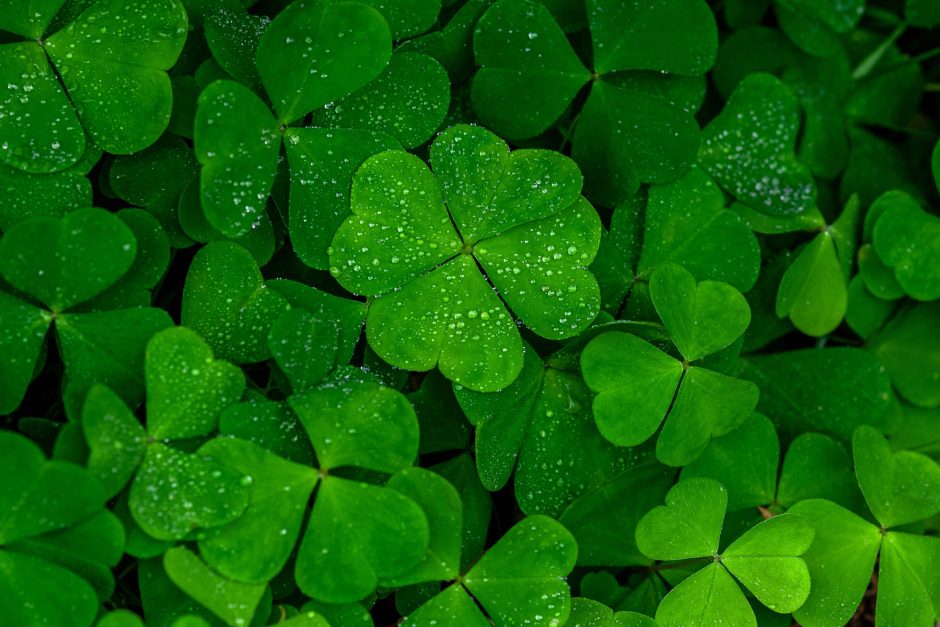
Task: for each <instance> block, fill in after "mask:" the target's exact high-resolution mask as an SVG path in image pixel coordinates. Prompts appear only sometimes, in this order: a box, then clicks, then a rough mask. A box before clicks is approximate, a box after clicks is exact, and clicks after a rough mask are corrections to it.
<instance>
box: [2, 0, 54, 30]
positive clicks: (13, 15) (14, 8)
mask: <svg viewBox="0 0 940 627" xmlns="http://www.w3.org/2000/svg"><path fill="white" fill-rule="evenodd" d="M63 4H65V0H33V1H32V2H29V3H24V2H17V0H3V2H0V6H2V7H3V18H2V21H0V28H3V30H6V31H9V32H11V33H16V34H17V35H20V36H22V37H25V38H27V39H40V38H42V36H43V34H45V32H46V29H47V28H48V27H49V23H50V22H52V19H53V18H54V17H55V14H56V12H57V11H58V10H59V9H60V8H61V7H62V5H63Z"/></svg>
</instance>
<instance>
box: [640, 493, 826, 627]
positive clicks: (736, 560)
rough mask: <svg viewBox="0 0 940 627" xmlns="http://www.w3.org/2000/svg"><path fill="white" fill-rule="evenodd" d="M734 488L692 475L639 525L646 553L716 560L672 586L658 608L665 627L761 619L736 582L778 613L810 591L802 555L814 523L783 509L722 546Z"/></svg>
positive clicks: (789, 608) (675, 558) (787, 610)
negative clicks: (728, 505)
mask: <svg viewBox="0 0 940 627" xmlns="http://www.w3.org/2000/svg"><path fill="white" fill-rule="evenodd" d="M726 504H727V491H726V490H725V488H724V486H722V485H721V484H720V483H718V482H717V481H714V480H712V479H685V480H682V481H680V482H679V483H677V484H676V485H675V486H674V487H673V488H672V489H671V490H670V491H669V493H668V494H667V495H666V504H665V505H660V506H658V507H656V508H654V509H652V510H651V511H650V512H648V513H647V514H646V515H645V516H644V517H643V518H642V519H641V520H640V522H639V524H638V525H637V528H636V542H637V546H638V547H639V548H640V551H642V552H643V553H644V554H645V555H647V556H648V557H650V558H653V559H657V560H664V561H679V560H699V559H700V560H701V561H702V562H705V561H711V563H710V564H708V565H707V566H705V567H704V568H702V569H700V570H698V571H696V572H694V574H692V575H691V576H690V577H688V578H687V579H685V580H683V581H682V582H681V583H679V584H678V585H677V586H676V587H674V588H673V589H672V590H670V591H669V594H667V595H666V597H665V598H664V599H663V600H662V602H661V603H660V605H659V608H658V609H657V610H656V622H657V623H659V624H660V625H663V626H665V627H669V626H672V625H675V626H676V627H679V626H682V627H693V626H696V625H712V624H716V623H719V622H722V623H726V624H731V625H742V626H743V625H752V626H755V627H756V625H757V619H756V618H755V617H754V611H753V610H752V609H751V606H750V605H749V604H748V601H747V598H745V596H744V594H743V593H742V592H741V588H740V587H739V586H738V584H737V583H736V582H735V579H737V580H738V581H740V582H741V583H742V584H743V585H744V586H745V587H746V588H747V589H748V590H749V591H750V592H751V593H752V594H753V595H754V596H755V597H757V600H758V601H760V602H761V603H763V604H764V605H766V606H767V607H769V608H770V609H771V610H773V611H775V612H779V613H781V614H789V613H790V612H793V611H794V610H796V609H798V608H799V607H800V606H801V605H803V603H804V602H805V601H806V598H807V596H808V595H809V594H810V573H809V570H808V569H807V566H806V563H804V561H803V560H802V559H801V558H800V557H799V556H800V555H803V553H805V552H806V550H807V549H808V548H809V547H810V544H811V543H812V541H813V527H812V526H811V525H810V524H809V521H808V520H806V519H804V518H803V517H801V516H797V515H795V514H789V513H788V514H781V515H780V516H774V517H772V518H770V519H768V520H765V521H763V522H762V523H760V524H758V525H757V526H755V527H753V528H751V529H750V530H748V531H747V532H745V533H744V534H743V535H742V536H740V537H739V538H737V539H736V540H735V541H733V542H732V543H731V544H730V545H729V546H728V547H726V548H725V549H724V550H723V551H721V552H719V544H718V542H719V537H720V535H721V528H722V525H723V522H724V517H725V506H726Z"/></svg>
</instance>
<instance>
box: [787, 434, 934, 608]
mask: <svg viewBox="0 0 940 627" xmlns="http://www.w3.org/2000/svg"><path fill="white" fill-rule="evenodd" d="M852 452H853V456H854V460H855V474H856V477H857V478H858V483H859V486H860V487H861V489H862V494H863V495H864V496H865V501H866V503H868V507H869V509H870V510H871V513H872V514H874V517H875V520H876V521H877V522H878V525H874V524H872V523H871V522H869V521H868V520H866V519H864V518H862V517H860V516H858V515H856V514H853V513H852V512H850V511H848V510H846V509H843V508H842V507H840V506H839V505H836V504H835V503H833V502H831V501H827V500H823V499H809V500H806V501H802V502H800V503H797V504H796V505H794V506H793V507H792V508H790V511H791V512H796V513H799V514H801V515H803V516H804V517H805V518H806V519H807V520H809V521H811V522H812V524H813V526H814V527H815V529H816V542H815V543H814V544H813V545H812V547H810V549H809V551H808V552H807V553H806V563H807V565H808V566H809V570H810V575H811V576H812V578H813V589H812V591H811V592H810V595H809V598H808V599H807V601H806V604H805V605H804V606H803V607H802V608H800V609H799V610H798V611H797V612H796V613H795V618H796V619H797V620H798V621H800V624H803V625H808V626H811V627H817V626H818V627H826V626H830V625H831V626H833V627H835V626H836V625H843V624H845V623H846V622H847V621H848V620H849V618H851V616H852V613H853V612H854V611H855V607H856V606H857V605H858V603H859V601H860V600H861V598H862V595H863V594H864V592H865V589H866V588H867V587H868V583H869V581H870V579H871V576H872V570H873V568H874V566H875V559H876V558H877V557H878V555H879V553H880V555H881V559H880V562H879V566H878V599H877V605H876V608H875V620H876V622H877V623H878V624H879V625H929V624H931V623H932V622H934V621H935V620H936V619H937V618H938V612H937V609H936V608H937V605H936V582H935V580H934V579H933V578H932V574H931V573H933V572H935V569H934V567H933V566H932V564H934V563H936V560H937V559H938V558H940V540H938V539H937V538H935V537H929V536H923V535H916V534H914V533H910V532H908V531H906V530H901V529H898V528H901V527H903V526H905V525H909V524H910V523H914V522H917V521H920V520H923V519H926V518H929V517H930V516H933V515H935V514H936V513H937V512H938V511H940V497H938V495H940V466H938V465H937V463H936V462H934V461H933V460H932V459H930V458H929V457H926V456H925V455H921V454H919V453H913V452H910V451H898V452H894V451H892V450H891V445H890V444H889V443H888V442H887V441H886V440H885V439H884V437H883V436H882V435H881V434H880V433H878V431H877V430H875V429H873V428H871V427H868V426H862V427H859V428H858V429H856V431H855V434H854V436H853V438H852Z"/></svg>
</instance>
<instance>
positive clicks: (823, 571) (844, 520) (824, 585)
mask: <svg viewBox="0 0 940 627" xmlns="http://www.w3.org/2000/svg"><path fill="white" fill-rule="evenodd" d="M790 513H792V514H799V515H801V516H803V517H804V518H806V519H807V520H810V521H811V522H812V525H813V528H814V529H815V539H814V540H813V544H812V545H811V546H810V548H809V550H808V551H807V552H806V554H805V555H804V556H803V560H804V561H805V562H806V565H807V567H808V568H809V574H810V578H811V579H812V588H811V590H810V594H809V597H808V598H807V599H806V602H805V603H804V604H803V606H802V607H800V608H799V609H798V610H796V612H794V618H796V620H798V621H799V622H800V623H801V624H805V625H818V626H819V627H839V626H840V625H845V624H846V623H847V622H848V621H849V619H850V618H852V615H853V614H855V610H856V608H857V607H858V603H859V601H861V599H862V595H863V594H864V593H865V589H866V588H867V587H868V584H869V581H870V580H871V574H872V569H873V568H874V566H875V557H877V555H878V549H879V547H880V546H881V537H882V536H881V531H880V530H879V529H878V527H876V526H875V525H873V524H871V523H869V522H867V521H865V520H863V519H862V518H860V517H858V516H856V515H855V514H853V513H851V512H850V511H848V510H845V509H843V508H841V507H839V506H838V505H836V504H835V503H832V502H830V501H826V500H823V499H809V500H807V501H802V502H800V503H797V504H796V505H794V506H793V507H791V508H790Z"/></svg>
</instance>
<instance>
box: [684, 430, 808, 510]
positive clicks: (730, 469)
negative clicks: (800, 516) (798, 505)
mask: <svg viewBox="0 0 940 627" xmlns="http://www.w3.org/2000/svg"><path fill="white" fill-rule="evenodd" d="M788 459H789V457H788ZM779 461H780V441H779V440H778V439H777V432H776V430H775V429H774V425H773V423H772V422H770V419H769V418H767V417H766V416H764V415H763V414H759V413H755V414H754V415H752V416H751V417H750V418H748V419H747V420H746V421H745V422H744V423H743V424H742V425H741V426H740V427H738V428H737V429H735V430H734V431H731V432H729V433H727V434H725V435H722V436H719V437H717V438H714V439H712V441H711V442H709V444H708V448H706V449H705V451H704V452H703V453H702V454H701V455H700V456H699V457H698V458H697V459H696V460H695V461H694V462H692V463H691V464H689V465H688V466H686V467H685V468H683V469H682V475H681V477H682V479H689V478H692V477H708V478H711V479H714V480H716V481H718V482H720V483H721V484H722V485H724V486H725V487H726V488H727V489H728V511H729V512H734V511H737V510H741V509H747V508H754V507H758V506H760V505H767V504H769V503H770V502H772V501H773V500H774V496H775V493H776V483H777V464H778V463H779ZM818 479H819V477H815V476H814V477H810V478H807V483H812V481H815V480H818Z"/></svg>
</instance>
